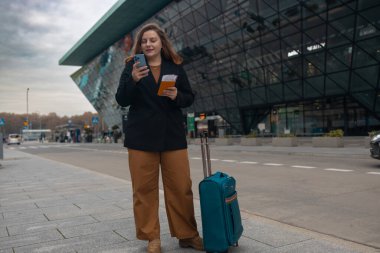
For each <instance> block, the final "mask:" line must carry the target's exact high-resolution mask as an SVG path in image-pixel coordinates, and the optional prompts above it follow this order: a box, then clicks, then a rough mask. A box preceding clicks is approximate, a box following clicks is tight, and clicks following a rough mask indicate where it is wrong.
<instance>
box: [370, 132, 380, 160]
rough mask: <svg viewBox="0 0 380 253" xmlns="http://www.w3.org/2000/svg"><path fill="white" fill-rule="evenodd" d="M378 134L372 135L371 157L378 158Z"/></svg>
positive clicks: (379, 149)
mask: <svg viewBox="0 0 380 253" xmlns="http://www.w3.org/2000/svg"><path fill="white" fill-rule="evenodd" d="M379 145H380V134H376V135H374V136H373V137H372V139H371V142H370V149H369V150H370V152H371V157H372V158H375V159H380V146H379Z"/></svg>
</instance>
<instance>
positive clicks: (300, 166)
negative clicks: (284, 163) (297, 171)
mask: <svg viewBox="0 0 380 253" xmlns="http://www.w3.org/2000/svg"><path fill="white" fill-rule="evenodd" d="M292 167H293V168H301V169H315V167H312V166H302V165H293V166H292Z"/></svg>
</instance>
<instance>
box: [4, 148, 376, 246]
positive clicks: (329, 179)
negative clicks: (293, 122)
mask: <svg viewBox="0 0 380 253" xmlns="http://www.w3.org/2000/svg"><path fill="white" fill-rule="evenodd" d="M6 148H12V149H18V150H20V151H23V152H27V153H30V154H34V155H38V156H41V157H44V158H47V159H52V160H55V161H60V162H63V163H66V164H72V165H75V166H78V167H83V168H86V169H90V170H94V171H97V172H100V173H104V174H108V175H111V176H114V177H118V178H122V179H126V180H130V176H129V171H128V157H127V156H128V155H127V150H126V149H125V148H122V147H121V144H120V145H117V144H56V143H51V144H39V143H25V144H22V145H20V146H9V147H8V146H7V147H6ZM211 148H212V147H211ZM211 155H212V158H213V159H212V167H213V170H214V171H215V170H220V171H223V172H226V173H228V174H231V175H233V176H234V177H235V178H236V179H237V182H238V185H237V189H238V194H239V204H240V207H241V209H242V210H244V211H246V212H249V213H252V214H255V215H259V216H263V217H266V218H270V219H273V220H276V221H280V222H283V223H286V224H290V225H294V226H298V227H302V228H306V229H309V230H312V231H317V232H320V233H324V234H328V235H333V236H335V237H338V238H342V239H346V240H350V241H354V242H357V243H361V244H364V245H368V246H372V247H377V248H380V217H379V215H380V200H379V199H380V198H379V195H380V161H378V160H374V159H371V158H370V157H368V158H363V157H362V158H357V157H333V156H332V157H325V156H306V155H300V154H298V155H297V154H292V155H289V154H279V153H275V154H269V153H257V152H252V151H247V150H245V151H244V149H242V150H240V151H237V150H235V151H233V150H217V149H212V150H211ZM189 156H190V164H191V174H192V178H193V190H194V196H195V197H196V198H198V189H197V185H198V183H199V182H200V180H202V177H203V172H202V161H201V155H200V148H199V146H194V145H190V147H189Z"/></svg>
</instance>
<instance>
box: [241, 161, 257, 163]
mask: <svg viewBox="0 0 380 253" xmlns="http://www.w3.org/2000/svg"><path fill="white" fill-rule="evenodd" d="M240 163H245V164H257V162H250V161H243V162H240Z"/></svg>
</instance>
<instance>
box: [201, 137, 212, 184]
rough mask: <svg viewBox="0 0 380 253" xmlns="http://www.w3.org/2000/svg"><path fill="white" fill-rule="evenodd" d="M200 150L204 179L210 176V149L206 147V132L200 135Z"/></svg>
mask: <svg viewBox="0 0 380 253" xmlns="http://www.w3.org/2000/svg"><path fill="white" fill-rule="evenodd" d="M201 150H202V162H203V174H204V177H205V178H206V177H209V176H211V174H212V172H211V160H210V147H209V146H208V138H207V132H203V133H201Z"/></svg>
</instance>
